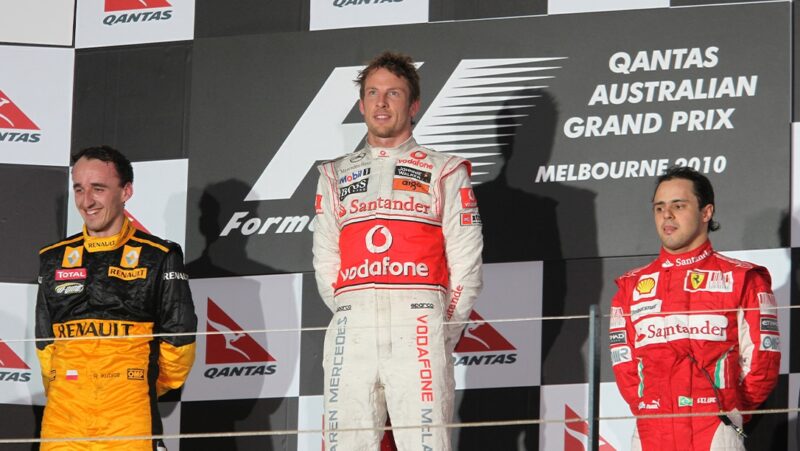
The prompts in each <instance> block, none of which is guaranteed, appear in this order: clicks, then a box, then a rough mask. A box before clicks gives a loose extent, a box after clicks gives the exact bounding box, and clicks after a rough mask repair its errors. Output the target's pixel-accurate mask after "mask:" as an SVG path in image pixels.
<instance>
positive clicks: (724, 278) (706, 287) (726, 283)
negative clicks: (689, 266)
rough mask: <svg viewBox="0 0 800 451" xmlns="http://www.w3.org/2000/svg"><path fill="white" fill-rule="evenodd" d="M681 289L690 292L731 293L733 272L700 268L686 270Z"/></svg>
mask: <svg viewBox="0 0 800 451" xmlns="http://www.w3.org/2000/svg"><path fill="white" fill-rule="evenodd" d="M683 289H684V290H685V291H688V292H691V293H695V292H698V291H707V292H711V293H731V292H732V291H733V272H731V271H727V272H722V271H707V270H702V269H693V270H690V271H686V278H685V279H684V282H683Z"/></svg>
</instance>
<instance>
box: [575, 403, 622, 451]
mask: <svg viewBox="0 0 800 451" xmlns="http://www.w3.org/2000/svg"><path fill="white" fill-rule="evenodd" d="M580 419H581V416H580V415H578V413H577V412H575V411H574V410H572V409H571V408H570V407H569V405H568V404H564V420H566V421H565V423H564V451H588V449H589V447H588V443H589V422H588V421H580ZM598 444H599V445H600V446H599V447H598V448H597V449H598V450H600V451H617V449H616V448H614V446H613V445H611V443H608V440H606V439H604V438H603V437H600V439H599V443H598Z"/></svg>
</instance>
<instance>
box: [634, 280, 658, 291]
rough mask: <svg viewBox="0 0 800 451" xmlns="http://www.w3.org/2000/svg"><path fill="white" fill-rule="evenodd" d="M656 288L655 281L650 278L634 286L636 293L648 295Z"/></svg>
mask: <svg viewBox="0 0 800 451" xmlns="http://www.w3.org/2000/svg"><path fill="white" fill-rule="evenodd" d="M655 287H656V281H655V279H653V278H652V277H648V278H646V279H642V280H640V281H639V283H637V284H636V291H638V292H639V293H640V294H650V293H651V292H652V291H653V288H655Z"/></svg>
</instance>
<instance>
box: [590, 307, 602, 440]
mask: <svg viewBox="0 0 800 451" xmlns="http://www.w3.org/2000/svg"><path fill="white" fill-rule="evenodd" d="M588 373H589V412H588V415H587V417H588V420H589V450H590V451H598V450H599V448H600V422H599V421H598V419H597V418H598V417H599V416H600V314H599V312H598V307H597V304H592V305H591V306H590V307H589V371H588Z"/></svg>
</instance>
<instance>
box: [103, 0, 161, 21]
mask: <svg viewBox="0 0 800 451" xmlns="http://www.w3.org/2000/svg"><path fill="white" fill-rule="evenodd" d="M171 7H172V5H171V4H170V3H169V2H168V1H167V0H105V9H104V11H105V12H106V15H105V16H104V17H103V24H104V25H107V26H115V25H119V24H129V23H137V22H153V21H160V20H169V19H171V18H172V13H173V11H172V10H171V9H165V8H171ZM119 11H125V12H124V13H120V14H117V13H118V12H119ZM108 13H111V14H108Z"/></svg>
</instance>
